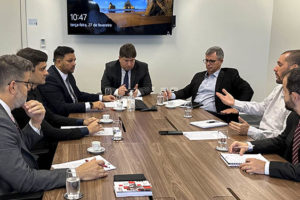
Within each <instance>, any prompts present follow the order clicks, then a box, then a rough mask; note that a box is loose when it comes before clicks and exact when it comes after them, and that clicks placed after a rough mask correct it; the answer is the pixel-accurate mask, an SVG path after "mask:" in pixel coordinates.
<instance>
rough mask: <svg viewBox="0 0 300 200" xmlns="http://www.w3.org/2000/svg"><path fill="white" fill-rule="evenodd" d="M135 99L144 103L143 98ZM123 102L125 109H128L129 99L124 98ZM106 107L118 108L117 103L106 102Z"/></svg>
mask: <svg viewBox="0 0 300 200" xmlns="http://www.w3.org/2000/svg"><path fill="white" fill-rule="evenodd" d="M134 99H137V100H141V101H143V97H135V98H134ZM121 101H122V102H123V107H125V108H126V107H127V99H126V98H124V99H121ZM104 105H105V107H106V108H114V107H116V101H112V102H104Z"/></svg>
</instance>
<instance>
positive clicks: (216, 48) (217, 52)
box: [205, 46, 224, 60]
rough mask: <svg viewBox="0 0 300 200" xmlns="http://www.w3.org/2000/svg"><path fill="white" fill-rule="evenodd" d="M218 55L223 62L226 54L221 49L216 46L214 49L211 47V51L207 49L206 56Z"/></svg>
mask: <svg viewBox="0 0 300 200" xmlns="http://www.w3.org/2000/svg"><path fill="white" fill-rule="evenodd" d="M215 52H216V54H217V57H218V59H219V60H223V59H224V52H223V50H222V48H221V47H218V46H214V47H210V48H209V49H207V51H206V52H205V55H207V56H208V55H211V54H213V53H215Z"/></svg>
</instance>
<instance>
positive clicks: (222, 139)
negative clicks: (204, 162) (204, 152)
mask: <svg viewBox="0 0 300 200" xmlns="http://www.w3.org/2000/svg"><path fill="white" fill-rule="evenodd" d="M227 139H228V133H227V130H224V129H222V130H218V143H217V147H216V149H217V150H218V151H228V146H227Z"/></svg>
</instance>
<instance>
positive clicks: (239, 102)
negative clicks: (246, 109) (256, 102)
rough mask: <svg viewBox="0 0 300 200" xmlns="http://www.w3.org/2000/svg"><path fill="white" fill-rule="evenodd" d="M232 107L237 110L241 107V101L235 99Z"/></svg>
mask: <svg viewBox="0 0 300 200" xmlns="http://www.w3.org/2000/svg"><path fill="white" fill-rule="evenodd" d="M232 107H233V108H235V109H237V110H239V109H241V108H242V107H243V103H242V102H241V101H239V100H236V99H235V100H234V104H233V106H232Z"/></svg>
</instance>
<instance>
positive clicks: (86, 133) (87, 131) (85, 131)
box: [80, 127, 90, 135]
mask: <svg viewBox="0 0 300 200" xmlns="http://www.w3.org/2000/svg"><path fill="white" fill-rule="evenodd" d="M80 132H81V133H82V135H88V134H90V133H89V129H88V128H87V127H84V128H80Z"/></svg>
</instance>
